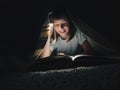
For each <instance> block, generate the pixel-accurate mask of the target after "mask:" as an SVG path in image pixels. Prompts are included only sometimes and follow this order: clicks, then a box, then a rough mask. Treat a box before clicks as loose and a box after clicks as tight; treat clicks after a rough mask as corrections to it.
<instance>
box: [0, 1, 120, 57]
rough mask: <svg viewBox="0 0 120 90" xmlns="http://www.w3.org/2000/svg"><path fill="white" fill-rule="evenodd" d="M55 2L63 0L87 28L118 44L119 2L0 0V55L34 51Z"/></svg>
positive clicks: (24, 53) (25, 53)
mask: <svg viewBox="0 0 120 90" xmlns="http://www.w3.org/2000/svg"><path fill="white" fill-rule="evenodd" d="M57 2H64V3H65V5H66V6H67V7H68V8H69V10H71V11H72V12H73V13H75V14H77V15H79V16H80V18H81V19H82V20H83V21H84V22H86V23H87V24H88V25H89V26H90V27H92V28H93V29H95V30H96V31H98V32H99V33H101V34H103V36H105V38H107V39H109V40H110V41H111V42H112V43H114V44H115V45H116V46H118V47H119V46H120V44H119V37H120V35H119V34H120V33H119V30H120V28H119V24H120V17H119V16H120V14H119V10H120V9H119V3H117V2H113V1H94V2H92V1H90V0H89V1H83V0H68V1H64V0H61V1H58V0H54V1H52V0H42V1H41V0H39V1H35V0H31V1H11V2H10V1H7V0H6V1H1V2H0V22H1V25H0V54H1V55H20V56H21V55H27V54H29V53H32V52H34V50H35V48H36V46H37V41H38V36H39V33H40V29H41V25H42V24H43V22H44V20H45V19H46V17H47V14H48V12H49V11H51V10H52V8H53V7H54V5H55V4H56V3H57Z"/></svg>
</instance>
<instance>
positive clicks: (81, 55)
mask: <svg viewBox="0 0 120 90" xmlns="http://www.w3.org/2000/svg"><path fill="white" fill-rule="evenodd" d="M66 56H67V57H68V58H70V59H71V60H72V61H74V60H76V59H77V58H80V57H84V56H85V57H86V56H91V55H85V54H78V55H74V56H70V55H66Z"/></svg>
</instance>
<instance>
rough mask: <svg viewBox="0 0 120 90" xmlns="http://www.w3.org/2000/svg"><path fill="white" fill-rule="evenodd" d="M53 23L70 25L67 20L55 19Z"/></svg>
mask: <svg viewBox="0 0 120 90" xmlns="http://www.w3.org/2000/svg"><path fill="white" fill-rule="evenodd" d="M53 23H54V24H60V23H68V20H65V19H54V20H53Z"/></svg>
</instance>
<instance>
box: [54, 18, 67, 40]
mask: <svg viewBox="0 0 120 90" xmlns="http://www.w3.org/2000/svg"><path fill="white" fill-rule="evenodd" d="M53 27H54V29H55V31H56V32H57V33H58V34H59V35H60V36H61V37H62V38H63V39H68V38H69V23H68V20H65V19H58V20H53Z"/></svg>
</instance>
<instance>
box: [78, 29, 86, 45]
mask: <svg viewBox="0 0 120 90" xmlns="http://www.w3.org/2000/svg"><path fill="white" fill-rule="evenodd" d="M77 38H78V43H79V44H80V45H82V44H83V42H84V41H85V40H86V39H87V38H86V37H85V35H83V33H82V32H80V31H77Z"/></svg>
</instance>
